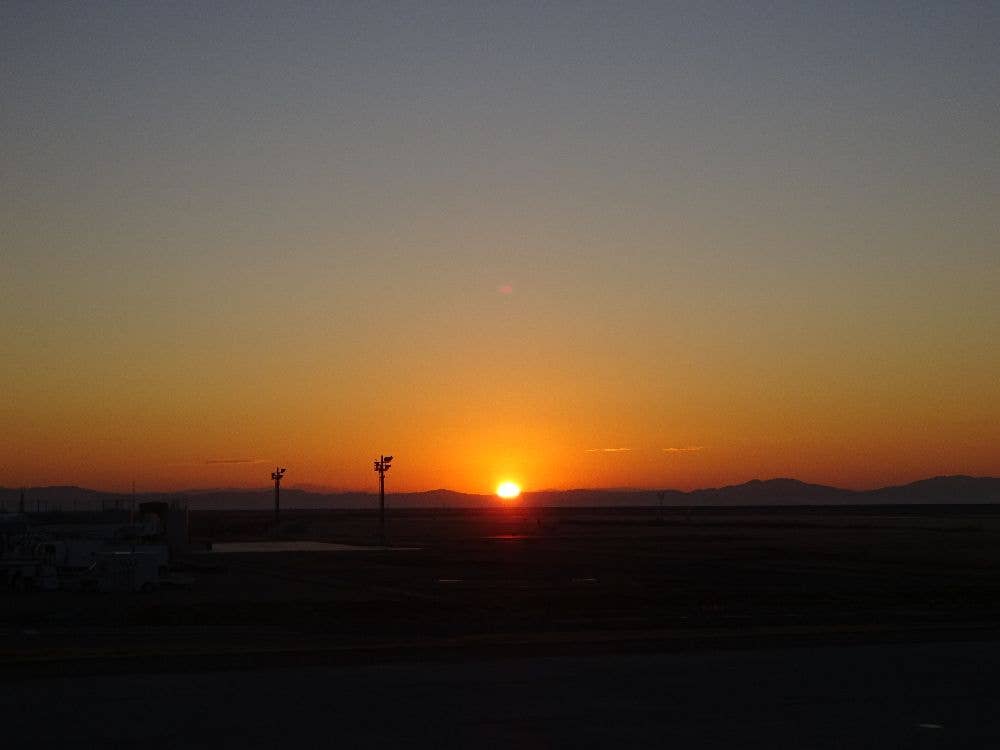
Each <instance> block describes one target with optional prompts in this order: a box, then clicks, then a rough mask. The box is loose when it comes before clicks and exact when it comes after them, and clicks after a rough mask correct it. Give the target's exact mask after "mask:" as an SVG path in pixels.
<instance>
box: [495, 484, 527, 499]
mask: <svg viewBox="0 0 1000 750" xmlns="http://www.w3.org/2000/svg"><path fill="white" fill-rule="evenodd" d="M520 494H521V488H520V487H519V486H518V485H516V484H514V483H513V482H501V483H500V484H499V485H497V495H499V496H500V497H502V498H503V499H504V500H513V499H514V498H515V497H517V496H518V495H520Z"/></svg>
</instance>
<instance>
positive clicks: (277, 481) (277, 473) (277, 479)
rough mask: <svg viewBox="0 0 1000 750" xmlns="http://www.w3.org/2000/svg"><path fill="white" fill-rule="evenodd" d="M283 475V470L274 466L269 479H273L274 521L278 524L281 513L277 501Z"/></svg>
mask: <svg viewBox="0 0 1000 750" xmlns="http://www.w3.org/2000/svg"><path fill="white" fill-rule="evenodd" d="M283 476H285V470H284V469H282V468H281V467H277V468H275V470H274V471H272V472H271V479H273V480H274V523H275V525H277V524H278V516H279V514H280V513H281V505H280V503H279V495H280V493H281V478H282V477H283Z"/></svg>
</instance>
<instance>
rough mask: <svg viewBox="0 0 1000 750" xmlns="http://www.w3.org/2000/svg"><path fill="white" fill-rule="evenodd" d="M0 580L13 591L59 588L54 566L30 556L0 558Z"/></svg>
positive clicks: (52, 589) (53, 589)
mask: <svg viewBox="0 0 1000 750" xmlns="http://www.w3.org/2000/svg"><path fill="white" fill-rule="evenodd" d="M0 580H3V581H4V582H5V583H6V584H7V586H8V587H9V588H12V589H14V590H15V591H34V590H39V589H40V590H42V591H55V590H56V589H58V588H59V576H58V574H57V573H56V568H55V566H54V565H50V564H48V563H46V562H44V561H42V560H37V559H35V558H30V557H26V558H5V559H3V560H0Z"/></svg>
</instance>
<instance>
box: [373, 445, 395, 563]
mask: <svg viewBox="0 0 1000 750" xmlns="http://www.w3.org/2000/svg"><path fill="white" fill-rule="evenodd" d="M391 463H392V456H379V458H378V461H376V462H375V471H376V472H378V514H379V515H378V538H379V542H380V544H381V545H382V546H383V547H384V546H385V473H386V472H387V471H389V464H391Z"/></svg>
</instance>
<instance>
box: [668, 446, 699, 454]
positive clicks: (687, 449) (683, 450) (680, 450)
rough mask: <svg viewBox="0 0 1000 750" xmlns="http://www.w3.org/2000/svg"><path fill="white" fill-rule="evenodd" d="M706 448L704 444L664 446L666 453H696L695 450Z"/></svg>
mask: <svg viewBox="0 0 1000 750" xmlns="http://www.w3.org/2000/svg"><path fill="white" fill-rule="evenodd" d="M700 450H705V446H703V445H686V446H684V447H682V448H664V449H663V452H664V453H694V452H695V451H700Z"/></svg>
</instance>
